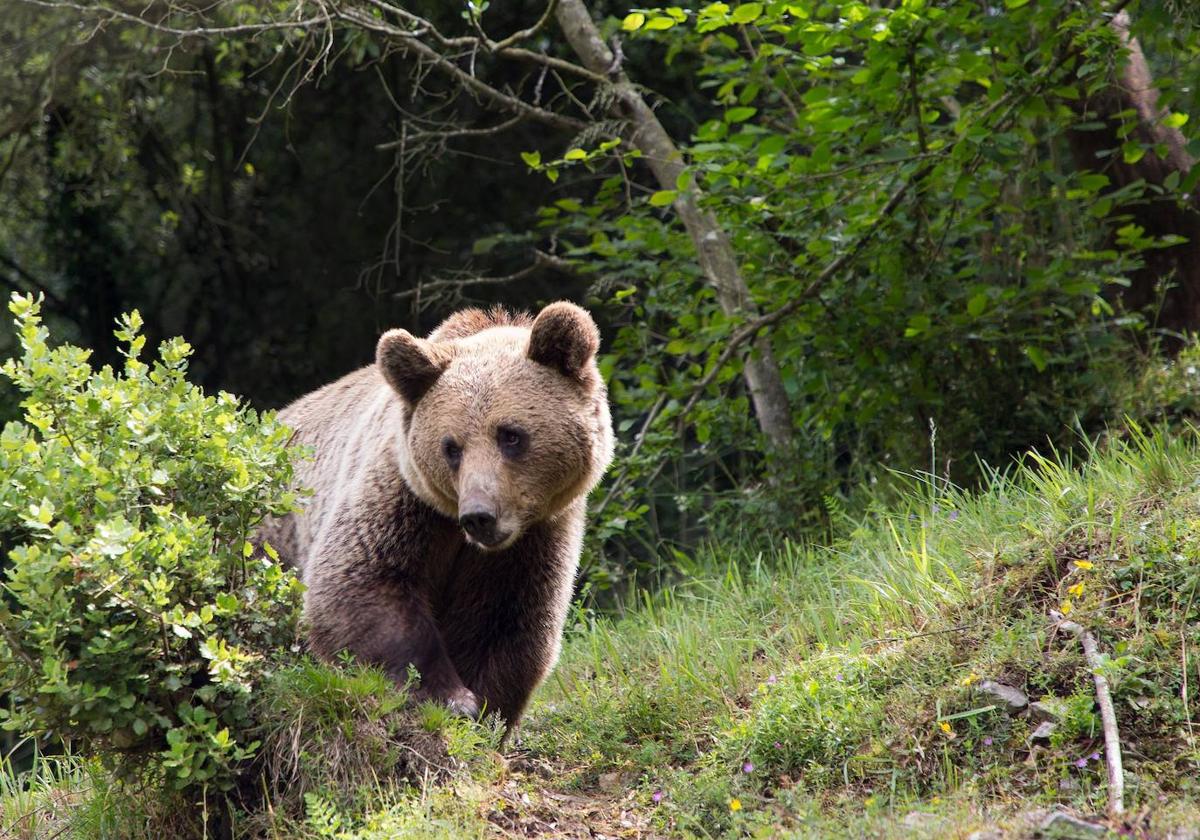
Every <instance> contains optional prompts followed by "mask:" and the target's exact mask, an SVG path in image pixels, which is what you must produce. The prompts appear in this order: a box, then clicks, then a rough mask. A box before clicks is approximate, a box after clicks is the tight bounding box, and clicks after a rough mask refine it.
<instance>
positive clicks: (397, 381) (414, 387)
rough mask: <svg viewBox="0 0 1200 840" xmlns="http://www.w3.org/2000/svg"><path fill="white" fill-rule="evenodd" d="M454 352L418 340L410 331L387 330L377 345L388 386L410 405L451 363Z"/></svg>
mask: <svg viewBox="0 0 1200 840" xmlns="http://www.w3.org/2000/svg"><path fill="white" fill-rule="evenodd" d="M450 357H451V351H450V350H449V348H447V347H444V346H442V345H438V344H434V343H433V342H432V341H426V340H425V339H423V338H417V337H416V336H414V335H413V334H412V333H410V332H409V331H408V330H388V331H387V332H385V333H384V334H383V335H382V336H380V337H379V343H378V344H377V345H375V364H376V366H377V367H378V368H379V372H380V373H382V374H383V378H384V379H386V380H387V381H388V384H389V385H391V386H392V388H394V389H395V390H396V392H397V393H399V394H400V396H401V397H403V398H404V401H405V402H407V403H408V404H409V405H410V406H412V405H416V404H417V401H418V400H419V399H421V397H423V396H425V392H426V391H428V390H429V389H430V388H432V387H433V383H435V382H437V380H438V377H439V376H441V375H442V373H443V372H444V371H445V370H446V368H447V367H448V366H449V364H450Z"/></svg>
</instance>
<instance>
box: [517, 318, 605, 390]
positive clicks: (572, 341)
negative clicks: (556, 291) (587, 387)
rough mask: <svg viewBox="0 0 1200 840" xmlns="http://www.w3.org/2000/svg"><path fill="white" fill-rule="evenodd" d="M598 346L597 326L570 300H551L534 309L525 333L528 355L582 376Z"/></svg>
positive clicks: (549, 365) (573, 377)
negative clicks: (535, 313) (527, 332)
mask: <svg viewBox="0 0 1200 840" xmlns="http://www.w3.org/2000/svg"><path fill="white" fill-rule="evenodd" d="M599 349H600V330H598V329H596V322H595V321H593V320H592V316H591V315H589V314H587V313H586V312H585V311H583V310H582V309H580V308H579V307H578V306H576V305H575V304H573V303H567V302H566V301H561V300H560V301H559V302H558V303H552V304H550V305H549V306H547V307H546V308H545V309H543V310H542V311H541V312H539V313H538V316H537V318H535V319H534V321H533V327H532V328H531V329H530V333H529V358H530V359H532V360H533V361H535V362H537V363H538V364H543V365H546V366H548V367H552V368H556V369H557V370H559V371H561V372H562V373H563V374H565V375H567V376H569V377H571V378H572V379H584V378H585V374H586V371H587V364H588V362H590V361H591V360H592V357H593V356H595V355H596V351H597V350H599Z"/></svg>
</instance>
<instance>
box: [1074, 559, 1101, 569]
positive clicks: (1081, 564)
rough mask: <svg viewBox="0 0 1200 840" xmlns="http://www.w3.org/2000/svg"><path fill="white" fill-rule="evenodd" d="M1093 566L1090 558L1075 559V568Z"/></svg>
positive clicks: (1094, 565)
mask: <svg viewBox="0 0 1200 840" xmlns="http://www.w3.org/2000/svg"><path fill="white" fill-rule="evenodd" d="M1095 567H1096V564H1095V563H1093V562H1092V561H1091V560H1076V561H1075V568H1077V569H1094V568H1095Z"/></svg>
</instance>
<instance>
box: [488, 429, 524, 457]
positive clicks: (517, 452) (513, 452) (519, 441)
mask: <svg viewBox="0 0 1200 840" xmlns="http://www.w3.org/2000/svg"><path fill="white" fill-rule="evenodd" d="M496 443H497V445H498V446H499V447H500V452H501V453H502V454H503V455H504V457H505V458H519V457H521V455H523V454H524V453H525V450H526V448H528V446H529V435H527V434H525V432H524V430H522V429H517V428H515V427H513V426H501V427H500V428H498V429H497V430H496Z"/></svg>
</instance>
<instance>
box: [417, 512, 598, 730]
mask: <svg viewBox="0 0 1200 840" xmlns="http://www.w3.org/2000/svg"><path fill="white" fill-rule="evenodd" d="M581 524H582V522H580V523H579V525H581ZM579 531H582V528H581V527H578V526H577V527H575V528H566V529H564V528H562V527H559V526H555V525H549V524H545V523H542V524H538V525H535V526H534V527H533V528H531V529H530V531H529V532H528V533H526V534H525V535H524V536H523V537H522V538H521V539H520V540H518V541H517V543H516V544H515V545H513V546H512V547H511V548H508V549H505V550H503V551H498V552H483V551H480V550H479V549H476V548H473V547H470V546H467V547H465V548H464V549H463V550H462V552H461V553H460V555H459V560H458V569H457V575H456V577H455V580H454V581H453V584H452V585H451V587H450V589H449V592H448V596H449V597H448V598H447V599H446V607H445V609H444V611H443V613H440V614H439V616H438V619H439V623H440V625H441V627H442V628H443V630H444V633H445V640H446V647H447V650H448V651H449V654H450V658H451V660H452V661H453V662H454V665H455V667H456V668H457V669H458V673H459V674H460V675H461V676H462V678H463V681H464V682H465V683H466V684H467V685H468V686H469V687H470V688H471V690H472V691H474V692H475V693H476V694H477V695H478V696H479V697H480V698H481V699H482V700H483V705H484V709H483V711H484V713H490V712H495V713H497V714H499V715H500V717H502V718H503V719H504V721H505V722H506V723H507V724H508V726H509V727H510V728H511V727H515V726H516V725H517V723H518V721H519V720H520V718H521V714H522V713H523V712H524V711H525V706H526V705H527V704H528V703H529V698H530V695H532V694H533V691H534V689H535V688H537V687H538V685H539V684H540V683H541V682H542V680H543V679H545V677H546V675H547V674H548V673H549V672H550V669H551V668H553V667H554V663H555V661H556V660H557V659H558V653H559V649H560V648H561V644H562V631H563V624H564V623H565V621H566V617H567V612H568V610H569V608H570V603H571V592H572V587H573V584H574V580H575V571H576V568H577V566H578V557H579V553H578V552H579V546H578V543H579V539H578V536H576V533H578V532H579ZM572 532H575V533H572Z"/></svg>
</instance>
